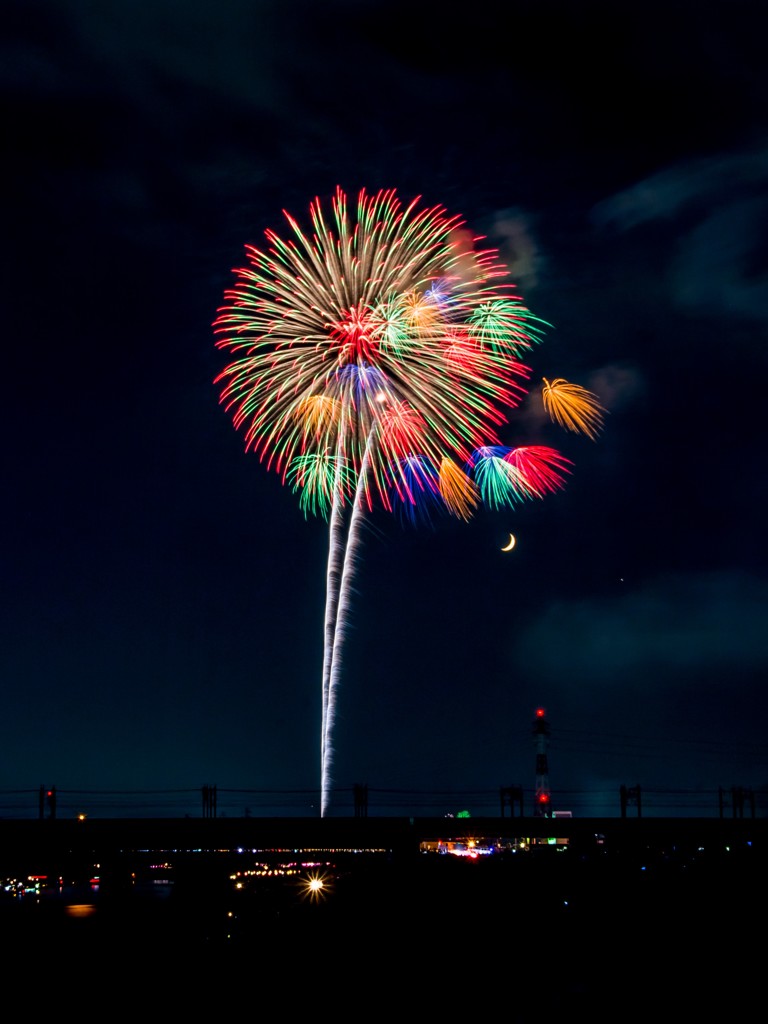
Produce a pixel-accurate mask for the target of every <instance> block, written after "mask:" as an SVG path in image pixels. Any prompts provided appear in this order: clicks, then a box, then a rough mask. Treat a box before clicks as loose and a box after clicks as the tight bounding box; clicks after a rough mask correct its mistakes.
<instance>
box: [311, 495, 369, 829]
mask: <svg viewBox="0 0 768 1024" xmlns="http://www.w3.org/2000/svg"><path fill="white" fill-rule="evenodd" d="M361 497H362V495H361V493H360V492H358V494H356V496H355V502H354V505H353V507H352V513H351V515H350V520H349V524H348V526H347V536H346V542H345V544H344V562H343V567H342V571H341V576H340V578H339V580H338V587H337V589H336V591H335V593H334V595H333V598H332V600H333V601H334V604H335V607H336V621H335V627H334V632H333V640H332V642H331V648H330V668H329V673H328V682H327V693H326V699H325V700H324V702H323V722H322V729H323V738H322V751H321V774H320V815H321V817H325V816H326V815H327V813H328V810H329V808H330V803H331V790H332V786H333V778H332V775H331V769H332V766H333V732H334V725H335V722H336V698H337V695H338V688H339V682H340V678H341V666H342V645H343V642H344V639H345V638H346V633H347V627H348V625H349V615H350V604H351V586H352V578H353V575H354V571H355V569H356V568H357V558H358V548H359V546H360V528H361V526H362V523H363V511H362V505H361ZM329 597H330V595H329Z"/></svg>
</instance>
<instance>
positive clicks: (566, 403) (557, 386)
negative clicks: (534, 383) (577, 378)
mask: <svg viewBox="0 0 768 1024" xmlns="http://www.w3.org/2000/svg"><path fill="white" fill-rule="evenodd" d="M543 380H544V387H543V388H542V391H541V394H542V398H543V399H544V408H545V409H546V410H547V412H548V413H549V415H550V417H551V419H552V420H554V421H555V422H556V423H559V424H560V426H561V427H565V429H566V430H571V431H573V433H574V434H586V435H587V437H591V438H592V440H593V441H595V440H596V439H597V435H598V434H599V433H600V431H601V430H602V427H603V415H604V413H605V409H604V408H603V406H602V405H601V404H600V401H599V399H598V397H597V395H595V394H593V393H592V392H591V391H587V389H586V388H582V387H580V386H579V385H578V384H569V383H568V381H567V380H563V378H562V377H557V378H555V380H553V381H551V382H550V381H548V380H547V378H546V377H544V378H543Z"/></svg>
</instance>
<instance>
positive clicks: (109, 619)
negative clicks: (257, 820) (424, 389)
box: [0, 0, 768, 816]
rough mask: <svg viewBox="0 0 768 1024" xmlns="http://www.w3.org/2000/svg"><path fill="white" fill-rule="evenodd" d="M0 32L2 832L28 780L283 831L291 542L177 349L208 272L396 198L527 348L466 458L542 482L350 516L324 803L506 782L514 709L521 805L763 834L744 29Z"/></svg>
mask: <svg viewBox="0 0 768 1024" xmlns="http://www.w3.org/2000/svg"><path fill="white" fill-rule="evenodd" d="M3 22H4V23H3V39H2V47H3V55H2V61H0V68H2V72H0V73H1V74H2V100H3V116H2V124H3V135H4V140H5V145H4V158H3V161H2V165H1V166H2V175H3V179H4V180H3V185H4V188H3V198H4V203H3V205H4V210H3V237H4V257H3V275H2V289H3V300H4V301H3V310H4V313H3V315H4V324H5V332H4V333H5V342H4V351H5V352H6V357H7V359H8V363H7V364H6V374H5V379H6V389H5V397H4V401H3V403H2V416H3V421H4V423H3V437H4V440H5V444H4V446H3V481H4V495H5V500H4V501H3V503H2V517H3V521H2V537H3V542H2V546H1V547H0V551H1V552H2V562H1V569H2V581H3V588H2V594H3V605H2V618H1V619H0V624H1V626H0V628H1V629H2V644H1V646H0V673H1V675H0V678H1V679H2V715H0V751H1V754H0V805H2V808H1V809H0V816H3V815H8V814H10V813H15V811H14V812H12V811H10V810H8V808H10V807H12V806H13V807H15V806H16V804H15V803H14V801H15V800H16V797H13V796H11V795H8V794H11V793H12V792H13V791H28V790H29V791H33V790H35V789H36V788H37V787H38V786H39V785H41V784H44V785H46V786H49V785H56V786H57V788H58V789H59V790H60V791H62V794H64V793H66V792H67V791H73V792H78V793H79V792H80V791H99V792H101V791H121V792H123V791H125V792H128V793H133V792H135V791H150V795H148V796H147V798H146V800H145V802H144V804H142V803H141V802H140V801H137V803H136V804H135V810H136V811H137V813H156V808H157V807H158V806H159V805H160V804H159V803H158V801H157V800H155V799H154V798H153V797H152V796H151V793H152V792H154V791H173V790H184V789H187V788H191V789H194V788H195V787H200V786H201V785H202V784H215V785H217V786H218V788H219V791H220V792H221V793H222V796H221V797H220V810H221V809H222V808H223V809H224V811H225V812H226V813H229V814H242V813H244V810H243V809H244V807H245V806H247V807H249V809H251V810H252V811H253V813H275V812H277V813H283V812H285V813H301V814H304V813H306V814H316V813H318V810H317V808H318V802H317V794H316V791H317V790H318V788H319V733H320V668H321V660H322V620H323V610H324V585H325V580H324V574H325V560H326V555H327V527H326V524H325V523H324V522H323V521H322V520H319V519H309V520H306V519H305V517H304V515H303V513H302V511H301V510H300V508H299V503H298V499H297V497H296V496H295V495H294V494H293V493H292V492H291V489H290V487H289V486H286V485H284V484H283V483H282V482H281V480H280V478H279V476H278V475H277V474H275V473H274V472H270V471H268V470H267V468H266V467H265V466H264V465H263V464H261V463H260V462H259V460H258V458H257V457H256V456H255V455H253V454H248V453H246V452H245V450H244V439H243V436H242V434H239V433H238V432H237V431H236V430H235V429H234V427H233V425H232V421H231V418H230V416H229V415H228V414H227V413H226V412H225V410H224V409H223V408H222V407H221V406H220V404H219V393H218V389H217V387H216V386H215V385H214V383H213V380H214V378H215V376H216V374H217V373H218V372H219V371H220V370H221V369H222V368H223V366H224V365H225V364H226V362H227V356H226V354H225V353H222V352H219V351H217V350H216V348H215V345H214V334H213V330H212V326H211V325H212V322H213V320H214V318H215V317H216V313H217V309H218V307H219V306H220V305H221V304H222V302H223V294H224V291H225V289H226V288H228V287H229V286H230V285H231V284H232V283H233V280H234V276H233V273H232V270H233V268H236V267H240V266H242V265H243V263H244V259H245V257H244V246H245V245H246V243H251V244H255V245H257V246H258V245H261V244H262V243H263V239H264V236H263V232H264V230H265V229H267V228H273V229H274V230H276V231H278V233H285V231H284V229H285V221H284V218H283V214H282V211H283V210H284V209H285V210H288V211H289V212H290V213H292V214H293V215H294V216H296V217H297V218H299V219H302V218H305V217H306V213H307V210H308V207H309V203H310V201H311V200H312V199H313V198H314V197H315V196H319V197H322V198H323V200H324V202H325V201H328V200H329V199H330V197H331V196H332V194H333V192H334V191H335V189H336V186H341V187H342V188H343V189H344V190H345V191H346V192H347V193H348V195H350V196H356V194H357V192H358V191H359V190H360V189H361V188H363V187H364V188H366V189H367V190H368V191H376V190H378V189H380V188H395V189H396V190H397V192H398V194H399V195H401V196H402V197H403V198H404V199H406V200H410V199H411V198H413V197H415V196H421V197H422V198H423V202H424V203H425V204H426V205H443V206H445V208H446V209H447V211H448V212H449V213H451V214H460V215H461V216H462V217H463V218H464V219H465V220H466V222H467V224H468V226H470V227H471V228H472V230H473V231H475V232H476V233H477V234H480V235H483V236H485V237H486V238H487V240H488V243H489V244H490V245H492V246H493V247H495V248H497V249H498V250H499V253H500V256H501V258H502V259H503V260H504V261H505V262H506V264H507V265H508V266H509V267H510V273H511V279H512V280H513V281H514V282H515V284H516V285H517V286H518V289H519V291H520V294H521V295H522V296H523V298H524V300H525V302H526V304H527V305H528V306H529V307H530V308H531V309H532V311H533V312H534V313H535V314H536V315H537V316H539V317H541V318H542V319H543V320H545V321H547V322H548V323H549V324H551V325H552V326H551V327H550V328H548V329H547V331H546V333H545V337H544V341H543V343H542V344H541V345H540V346H538V347H537V348H536V350H535V352H534V354H533V355H532V357H531V360H530V362H531V366H532V368H533V374H532V385H533V386H532V390H531V393H530V396H529V400H528V401H527V402H526V403H524V405H523V406H522V407H521V408H520V409H519V410H518V411H517V412H516V413H514V414H513V415H512V417H511V419H510V422H509V424H508V426H507V427H505V428H504V438H505V441H506V442H507V443H509V444H547V445H552V446H553V447H556V448H558V449H559V450H560V451H561V452H562V453H563V454H564V455H565V456H567V457H568V458H569V459H570V460H572V462H573V471H572V474H571V476H570V477H569V480H568V484H567V487H566V488H565V489H564V490H563V491H561V492H559V493H557V494H556V495H549V496H547V497H546V498H545V499H544V500H542V501H535V502H530V503H528V504H526V505H523V506H519V507H518V508H516V509H515V510H514V511H507V512H503V513H502V512H490V511H487V510H486V511H481V512H479V513H478V514H477V515H476V517H475V518H474V519H473V520H472V521H471V522H470V523H468V524H467V523H463V522H461V521H458V520H448V519H446V520H440V521H437V522H435V523H434V524H433V525H432V526H431V527H430V526H426V527H422V528H419V529H414V528H409V527H405V526H404V525H403V524H402V523H401V522H400V521H399V520H398V519H397V518H396V517H395V516H392V515H389V514H387V513H385V512H377V513H375V514H374V515H373V516H371V518H370V519H369V522H368V526H367V529H366V533H365V539H364V544H363V550H362V557H361V561H360V566H359V572H358V575H357V577H356V581H355V583H356V596H355V604H354V610H353V616H352V630H351V634H350V637H349V641H348V644H347V646H346V649H345V669H344V678H343V683H342V688H341V692H340V704H339V712H338V715H339V717H338V723H337V728H336V743H335V746H336V762H335V763H336V768H335V779H336V785H337V786H338V787H339V788H340V790H342V791H344V793H343V794H340V796H339V798H338V803H337V809H338V813H346V811H344V807H348V806H349V798H348V796H347V795H346V791H348V790H349V788H350V787H351V786H352V784H353V783H358V782H359V783H367V784H368V786H369V789H370V799H371V813H376V811H377V809H379V810H385V811H386V813H400V811H401V810H402V811H403V813H411V812H412V809H415V812H416V813H419V811H420V810H421V809H424V810H426V809H427V808H428V809H429V811H430V813H432V812H434V813H438V814H442V813H453V812H456V811H458V810H461V809H469V810H470V811H472V812H474V813H480V810H481V807H480V803H479V802H478V798H477V797H476V796H475V795H474V794H475V793H476V792H478V791H484V792H488V793H491V794H493V793H495V792H496V791H498V788H499V786H506V785H517V784H519V785H522V786H523V787H524V790H525V791H526V794H529V793H531V792H532V789H533V785H534V757H535V746H534V740H533V736H532V723H533V716H534V711H535V709H536V707H537V706H543V707H545V708H546V710H547V715H548V719H549V721H550V724H551V730H552V732H551V739H550V745H549V750H548V756H549V773H550V782H551V786H552V791H553V801H554V806H555V808H562V809H572V810H573V812H574V814H591V813H597V814H600V813H618V788H619V786H620V785H622V784H626V785H628V786H635V785H641V787H642V788H643V791H644V792H645V794H646V797H645V807H646V808H647V813H654V802H655V805H656V807H655V810H656V812H657V813H681V814H692V813H693V814H695V813H700V812H701V811H702V808H703V813H707V814H709V813H715V811H716V808H715V805H714V803H713V797H712V795H711V794H712V793H714V792H715V791H717V790H718V788H719V787H726V788H730V787H732V786H744V787H748V788H752V789H753V790H754V791H755V792H756V793H758V794H759V798H760V801H762V803H761V804H760V806H762V807H763V810H765V808H766V807H768V745H766V739H765V737H766V733H767V730H768V695H767V694H766V689H765V683H766V669H767V668H768V559H767V558H766V543H765V530H766V504H767V503H766V472H765V466H766V462H765V450H766V449H765V440H766V436H765V426H764V424H765V397H764V395H765V378H766V369H767V367H766V362H767V360H766V353H767V352H768V347H767V346H766V328H767V327H768V260H767V259H766V256H767V253H768V247H767V245H766V232H767V229H768V144H767V143H766V140H767V139H768V134H767V130H768V64H766V61H765V32H766V28H768V17H767V16H766V11H765V6H764V5H763V4H759V3H741V2H739V0H735V2H728V3H725V2H721V3H713V4H708V5H706V8H702V6H701V5H700V4H692V3H691V4H689V3H681V2H677V3H668V2H667V3H664V4H662V3H660V2H657V0H654V2H652V3H650V4H644V5H631V6H629V5H627V6H622V5H618V6H617V5H616V4H613V3H612V4H608V3H596V2H589V0H588V2H585V3H579V4H573V3H569V2H567V0H558V2H554V3H547V2H543V3H542V2H533V0H531V2H526V3H512V4H492V3H483V2H480V3H479V4H473V5H467V6H466V7H465V8H463V9H458V8H449V7H445V6H444V5H436V4H433V3H422V4H405V3H401V2H399V0H396V2H389V3H383V2H378V0H370V2H368V0H346V2H344V0H329V2H327V3H322V4H319V3H311V2H309V0H301V2H297V0H287V2H278V0H269V2H265V0H260V2H253V0H218V2H216V3H213V2H195V0H186V2H185V3H177V2H173V0H152V2H151V3H150V2H148V0H135V2H130V3H128V2H119V0H101V2H100V3H98V4H93V3H89V2H86V0H45V2H36V0H9V2H8V3H7V4H6V5H5V9H4V19H3ZM542 377H548V378H550V379H551V378H554V377H565V378H566V379H568V380H570V381H573V382H575V383H578V384H581V385H582V386H585V387H588V388H590V389H591V390H593V391H595V392H596V393H597V394H598V395H599V396H600V398H601V400H602V402H603V404H604V405H605V406H606V408H607V409H608V415H607V416H606V420H605V427H604V430H603V432H602V435H601V436H600V438H599V439H598V440H597V441H592V440H590V439H589V438H587V437H584V436H582V435H576V434H571V433H566V432H564V431H562V430H561V429H559V428H558V427H556V426H555V425H553V424H552V423H551V422H550V421H549V419H548V418H547V417H546V416H545V415H544V414H543V411H542V407H541V400H540V395H539V389H538V386H536V382H537V381H538V380H540V379H541V378H542ZM510 532H512V533H514V534H515V536H516V538H517V546H516V547H515V549H514V550H513V551H512V552H509V553H502V552H501V550H500V549H501V547H502V545H503V544H504V543H505V541H506V539H507V537H508V536H509V533H510ZM230 790H243V791H257V790H258V791H267V793H272V792H278V791H279V793H281V794H284V795H283V796H279V797H274V798H273V797H270V796H268V795H267V793H265V794H264V795H263V796H259V795H258V794H252V793H250V792H246V793H244V794H242V795H232V796H231V797H225V796H224V793H225V792H226V791H230ZM393 791H398V792H399V793H400V795H392V794H393ZM441 794H442V795H441ZM654 794H655V795H654ZM24 799H26V798H24ZM30 799H31V798H30ZM493 799H494V798H493V796H492V797H491V801H493ZM21 802H22V803H23V800H22V801H21ZM62 802H63V806H64V808H65V809H66V807H67V806H70V808H71V809H74V807H75V803H76V802H77V809H80V807H81V806H82V809H84V810H86V811H88V812H89V813H92V814H97V813H98V806H99V800H98V799H97V798H96V797H93V798H90V803H89V798H88V797H87V796H80V795H78V796H77V797H74V796H73V797H72V800H71V801H70V803H69V805H68V804H67V800H66V799H65V798H64V796H63V795H62ZM30 806H33V805H32V804H30ZM491 806H493V803H492V804H491ZM63 813H68V812H67V811H66V810H65V811H64V812H63Z"/></svg>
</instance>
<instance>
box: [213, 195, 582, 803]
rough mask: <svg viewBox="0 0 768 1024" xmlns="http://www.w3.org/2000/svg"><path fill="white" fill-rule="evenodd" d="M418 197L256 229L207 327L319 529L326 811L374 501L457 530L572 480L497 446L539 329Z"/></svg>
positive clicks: (276, 462)
mask: <svg viewBox="0 0 768 1024" xmlns="http://www.w3.org/2000/svg"><path fill="white" fill-rule="evenodd" d="M419 203H420V200H419V199H415V200H413V202H411V203H410V204H408V205H404V204H403V203H402V202H401V200H400V199H399V198H398V197H397V195H396V194H395V192H394V191H393V190H389V191H381V192H378V193H377V194H376V195H372V196H371V195H368V194H367V193H366V192H365V191H362V192H361V193H360V194H359V196H358V200H357V207H356V209H355V210H354V211H350V209H349V208H348V204H347V197H346V195H345V194H344V193H343V192H342V191H341V189H337V191H336V194H335V197H334V199H333V201H332V203H331V219H330V221H329V220H328V219H327V218H326V215H325V214H324V212H323V208H322V205H321V203H320V201H319V200H318V199H316V200H315V201H314V202H313V203H312V204H311V206H310V221H311V231H310V232H309V233H308V232H307V231H305V230H303V229H302V228H301V227H300V225H299V224H298V222H297V221H296V220H294V218H293V217H291V216H290V215H289V214H287V213H286V214H285V216H286V219H287V221H288V225H289V228H290V234H289V236H288V238H287V240H286V239H282V238H280V237H279V236H278V235H277V234H275V233H274V232H273V231H267V232H265V235H266V240H267V247H266V248H265V249H264V250H260V249H257V248H255V247H253V246H248V247H247V249H246V251H247V256H248V264H249V265H248V266H247V267H244V268H241V269H238V270H236V271H235V274H236V283H235V286H234V287H233V288H232V289H231V290H228V291H227V292H226V293H225V305H224V306H223V307H222V308H221V309H220V310H219V313H218V316H217V318H216V321H215V324H214V328H215V331H216V334H217V341H216V344H217V346H218V347H219V348H222V349H226V350H227V351H229V352H230V353H231V354H232V356H233V359H232V362H230V363H229V365H228V366H226V367H225V369H224V370H223V371H222V372H221V374H219V376H218V377H217V378H216V383H217V384H218V385H219V386H220V387H221V401H222V403H223V404H224V405H225V407H226V409H227V410H228V411H229V412H230V413H231V414H232V416H233V418H234V423H235V426H236V428H238V429H242V430H243V431H244V433H245V443H246V449H247V450H250V451H254V452H256V453H257V454H258V456H259V458H260V459H261V460H262V461H264V462H266V464H267V466H268V467H270V468H273V469H274V470H276V471H277V472H278V473H279V474H280V475H281V477H282V479H283V480H284V481H285V482H287V483H288V484H289V485H290V486H291V487H292V488H293V490H294V491H296V492H298V494H299V501H300V503H301V507H302V509H303V510H304V512H305V514H315V515H320V516H322V517H323V518H325V519H326V520H327V521H328V523H329V537H330V543H329V554H328V568H327V588H326V609H325V627H324V655H323V666H322V723H321V740H320V762H321V771H320V778H321V783H320V785H321V799H320V808H321V810H320V813H321V815H322V816H325V815H326V814H327V813H328V810H329V807H330V799H331V792H332V774H331V768H332V759H333V743H332V738H333V731H334V720H335V712H336V702H337V696H338V687H339V681H340V672H341V652H342V646H343V640H344V635H345V628H346V625H347V623H348V621H349V611H350V609H349V604H350V596H351V590H350V581H351V578H352V575H353V573H354V569H355V561H356V555H357V551H358V547H359V543H360V524H361V520H362V517H363V516H364V515H365V514H366V513H367V512H369V511H370V510H371V509H372V508H373V505H374V503H377V502H378V503H379V504H381V505H382V506H383V507H384V508H385V509H389V510H391V509H394V508H398V509H400V510H402V511H404V512H405V513H406V515H408V516H410V517H412V518H416V516H417V513H418V512H419V511H420V510H422V509H423V508H425V507H426V506H439V507H442V508H444V509H445V510H446V511H447V512H448V513H450V514H452V515H454V516H457V517H459V518H462V519H469V518H470V517H471V515H472V514H473V512H474V510H475V509H476V508H477V507H478V505H479V504H480V503H481V502H484V503H486V504H488V505H489V506H490V507H492V508H500V507H503V506H507V505H514V504H516V503H517V502H520V501H522V500H526V499H529V498H540V497H543V496H544V495H545V494H546V493H548V492H552V491H554V490H557V489H558V488H560V487H562V486H563V482H564V478H565V474H566V473H567V472H568V471H569V462H568V460H567V459H566V458H565V457H564V456H562V455H561V454H560V453H559V452H557V451H556V450H555V449H553V448H549V447H544V446H526V447H516V448H510V447H507V446H504V445H503V444H502V443H501V439H500V437H499V432H500V430H501V428H502V427H503V426H504V425H505V424H506V423H507V422H508V417H509V413H510V411H512V410H514V409H515V408H516V407H517V406H518V405H519V403H520V401H521V400H522V399H523V397H524V396H525V395H526V393H527V383H528V381H529V379H530V376H531V371H530V369H529V367H528V366H527V365H526V363H525V362H524V359H525V358H526V357H527V354H528V353H530V352H531V350H532V349H533V348H534V346H535V345H537V344H538V343H539V342H540V340H541V337H542V331H543V328H544V327H546V326H547V325H546V324H545V323H544V322H543V321H541V320H539V319H538V318H536V317H535V316H534V315H533V314H532V313H531V312H530V311H529V310H528V309H527V308H526V307H525V306H524V305H523V303H522V301H521V300H520V298H519V297H518V296H517V295H516V294H515V288H514V285H512V284H509V283H508V282H507V270H506V268H505V267H504V266H503V265H502V264H501V263H500V262H499V261H498V259H497V254H496V252H495V251H494V250H489V249H483V248H480V247H479V243H480V239H478V238H475V237H473V236H472V235H471V234H470V233H469V232H468V231H467V230H466V228H465V226H464V223H463V221H462V220H461V218H459V217H456V216H449V215H448V214H447V213H446V211H445V210H444V209H443V208H442V207H439V206H438V207H431V208H426V207H421V206H420V205H419ZM543 396H544V397H543V400H544V402H545V408H546V409H547V411H548V413H549V415H550V416H551V417H552V419H553V420H556V421H557V422H558V423H560V424H561V425H562V426H564V427H565V428H566V429H569V430H579V431H581V432H585V433H587V434H588V435H589V436H591V437H594V436H595V435H596V433H597V431H598V430H599V428H600V425H601V422H602V409H601V407H600V405H599V403H598V402H597V400H596V398H595V396H594V395H592V394H591V393H590V392H588V391H586V390H585V389H583V388H580V387H578V386H577V385H573V384H568V383H567V382H566V381H563V380H562V379H561V378H557V379H556V380H554V381H553V382H552V383H551V384H550V382H549V381H546V380H545V388H544V392H543Z"/></svg>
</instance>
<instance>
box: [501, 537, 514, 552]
mask: <svg viewBox="0 0 768 1024" xmlns="http://www.w3.org/2000/svg"><path fill="white" fill-rule="evenodd" d="M514 546H515V535H514V533H510V535H509V542H508V543H507V544H506V545H505V546H504V547H503V548H502V549H501V550H502V551H511V550H512V548H513V547H514Z"/></svg>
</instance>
